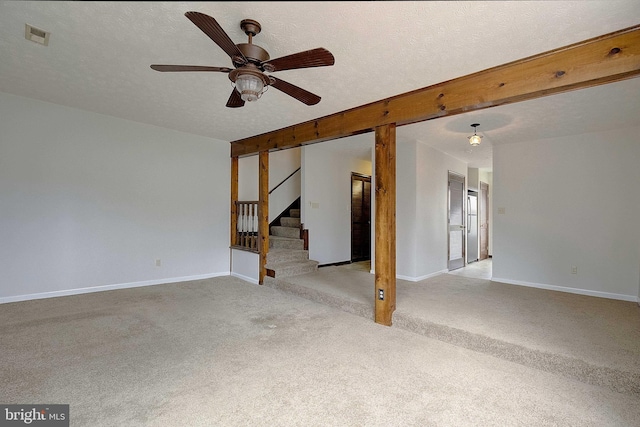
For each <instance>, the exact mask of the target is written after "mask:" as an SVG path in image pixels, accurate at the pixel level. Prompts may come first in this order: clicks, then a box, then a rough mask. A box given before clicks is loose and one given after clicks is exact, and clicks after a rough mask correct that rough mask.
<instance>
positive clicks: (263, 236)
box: [258, 150, 269, 285]
mask: <svg viewBox="0 0 640 427" xmlns="http://www.w3.org/2000/svg"><path fill="white" fill-rule="evenodd" d="M258 156H259V159H258V162H259V169H260V170H259V171H258V250H259V251H260V274H259V276H260V277H259V280H258V283H260V284H261V285H262V283H263V282H264V276H266V274H267V269H266V267H265V266H266V264H267V252H269V151H267V150H265V151H261V152H260V154H259V155H258Z"/></svg>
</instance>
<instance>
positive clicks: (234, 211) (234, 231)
mask: <svg viewBox="0 0 640 427" xmlns="http://www.w3.org/2000/svg"><path fill="white" fill-rule="evenodd" d="M237 201H238V156H234V157H231V239H230V240H229V242H231V246H232V247H233V246H235V245H237V244H238V205H237V204H236V202H237Z"/></svg>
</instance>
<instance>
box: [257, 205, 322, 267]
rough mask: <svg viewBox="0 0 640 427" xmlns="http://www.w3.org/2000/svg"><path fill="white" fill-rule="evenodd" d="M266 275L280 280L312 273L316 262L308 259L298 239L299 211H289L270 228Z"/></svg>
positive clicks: (307, 252) (300, 240) (307, 253)
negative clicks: (278, 222)
mask: <svg viewBox="0 0 640 427" xmlns="http://www.w3.org/2000/svg"><path fill="white" fill-rule="evenodd" d="M266 268H267V275H268V276H269V277H275V278H282V277H291V276H298V275H300V274H307V273H312V272H314V271H316V270H317V269H318V262H317V261H313V260H310V259H309V251H307V250H305V249H304V240H303V239H301V238H300V209H290V210H289V216H285V217H282V218H280V225H273V226H271V233H270V235H269V252H268V253H267V265H266Z"/></svg>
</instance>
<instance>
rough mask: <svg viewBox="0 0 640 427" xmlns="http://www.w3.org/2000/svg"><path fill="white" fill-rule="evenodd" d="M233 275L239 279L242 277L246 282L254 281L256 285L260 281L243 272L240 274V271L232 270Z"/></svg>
mask: <svg viewBox="0 0 640 427" xmlns="http://www.w3.org/2000/svg"><path fill="white" fill-rule="evenodd" d="M231 275H232V276H233V277H237V278H238V279H242V280H244V281H245V282H249V283H253V284H254V285H257V284H258V282H259V280H258V279H254V278H253V277H249V276H245V275H243V274H238V273H234V272H231Z"/></svg>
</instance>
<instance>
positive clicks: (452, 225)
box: [447, 172, 466, 270]
mask: <svg viewBox="0 0 640 427" xmlns="http://www.w3.org/2000/svg"><path fill="white" fill-rule="evenodd" d="M465 202H466V197H465V194H464V176H463V175H458V174H457V173H454V172H449V203H448V205H449V208H448V219H447V222H448V226H449V263H448V268H449V270H455V269H458V268H460V267H464V254H465V235H464V234H465V233H464V231H465V227H464V205H465Z"/></svg>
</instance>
